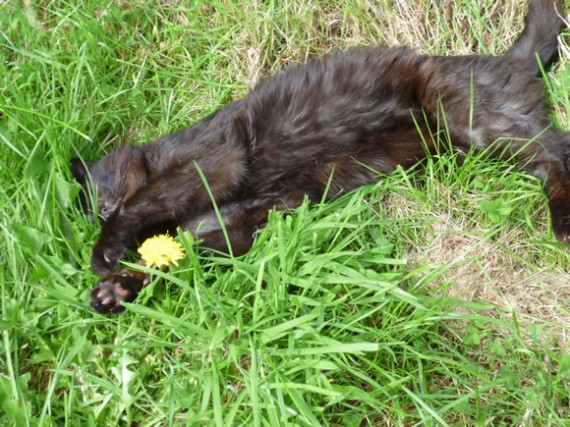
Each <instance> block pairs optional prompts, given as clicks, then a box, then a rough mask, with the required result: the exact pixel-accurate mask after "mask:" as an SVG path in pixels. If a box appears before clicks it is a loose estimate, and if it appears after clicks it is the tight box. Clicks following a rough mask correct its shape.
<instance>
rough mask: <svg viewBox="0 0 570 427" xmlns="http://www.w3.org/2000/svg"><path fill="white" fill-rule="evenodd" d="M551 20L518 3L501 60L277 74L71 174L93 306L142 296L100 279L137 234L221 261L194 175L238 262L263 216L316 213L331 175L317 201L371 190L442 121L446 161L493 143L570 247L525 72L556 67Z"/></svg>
mask: <svg viewBox="0 0 570 427" xmlns="http://www.w3.org/2000/svg"><path fill="white" fill-rule="evenodd" d="M562 12H563V7H562V2H561V1H560V0H531V2H530V9H529V13H528V15H527V17H526V19H525V29H524V31H523V33H522V35H521V36H520V37H519V39H518V40H517V41H516V43H515V44H514V45H513V47H512V48H511V49H510V50H509V51H508V52H507V53H506V54H505V55H503V56H500V57H492V56H482V55H480V56H479V55H473V56H459V57H435V56H434V57H430V56H422V55H418V54H416V53H415V52H414V51H412V50H410V49H408V48H406V47H397V48H386V47H376V48H370V49H349V50H347V51H345V52H343V53H338V54H336V55H334V56H332V57H324V58H320V59H317V60H314V61H311V62H309V63H307V64H304V65H299V66H294V67H290V68H288V69H287V70H286V71H284V72H282V73H279V74H277V75H275V76H273V77H271V78H268V79H264V80H262V81H260V82H259V83H258V84H257V85H256V86H255V87H254V88H253V89H252V90H251V91H250V92H249V94H248V95H247V96H246V97H245V98H243V99H240V100H237V101H234V102H232V103H230V104H228V105H226V106H225V107H223V108H221V109H220V110H219V111H217V112H216V113H214V114H212V115H211V116H209V117H207V118H205V119H203V120H202V121H200V122H198V123H197V124H196V125H194V126H191V127H189V128H187V129H183V130H181V131H179V132H177V133H175V134H173V135H169V136H165V137H163V138H160V139H158V140H156V141H153V142H151V143H149V144H147V145H144V146H142V147H139V146H134V145H126V146H124V147H122V148H119V149H118V150H116V151H113V152H112V153H110V154H108V155H107V156H105V157H103V158H102V159H100V160H99V161H97V162H96V163H94V164H91V165H89V167H88V169H89V170H88V171H87V170H86V169H85V167H84V166H83V165H84V164H83V163H82V162H80V161H74V162H73V163H72V170H73V172H74V175H75V176H76V177H77V179H78V180H80V181H82V182H85V183H88V179H87V177H88V175H90V176H91V182H92V183H93V184H94V185H95V187H96V188H97V191H98V195H99V197H98V200H99V212H100V213H101V214H103V216H105V221H104V222H103V228H102V231H101V235H100V237H99V240H98V242H97V244H96V245H95V247H94V250H93V258H92V268H93V270H94V271H95V273H97V274H99V275H101V276H106V275H110V276H108V277H107V278H106V279H103V280H102V281H101V282H100V283H99V284H98V286H97V287H96V289H95V290H94V291H93V293H92V301H91V303H92V306H93V307H94V308H95V309H96V310H97V311H100V312H115V311H120V310H121V306H120V302H121V301H131V300H132V299H134V297H135V296H136V294H137V293H138V292H139V290H140V289H141V288H142V285H143V283H142V279H140V280H138V281H137V280H135V282H136V284H134V285H133V283H134V282H133V283H131V282H132V281H133V279H132V277H131V276H129V274H128V273H125V272H120V273H115V274H113V271H115V269H116V267H117V265H118V261H119V259H120V258H121V256H122V255H123V252H124V250H125V247H126V246H127V245H130V244H132V243H133V242H134V239H135V237H136V236H138V235H140V234H141V233H143V234H144V233H145V232H146V233H147V234H148V233H149V230H151V229H152V230H153V231H160V230H165V229H167V228H172V227H176V226H179V227H181V228H183V229H186V230H190V231H191V232H192V233H193V234H194V235H195V236H196V238H198V239H202V240H203V243H202V245H203V246H205V247H209V248H214V249H218V250H223V251H227V250H228V248H227V247H226V241H225V239H224V236H223V233H222V231H221V228H220V225H219V223H218V219H217V218H216V216H215V214H214V211H213V207H212V202H211V199H210V196H209V195H208V192H207V191H206V189H205V187H204V185H203V182H202V179H201V178H200V175H199V172H198V170H197V166H198V167H199V169H200V170H201V171H202V172H203V174H204V175H205V177H206V179H207V182H208V184H209V187H210V189H211V191H212V193H213V196H214V198H215V200H216V203H217V205H218V206H219V208H220V212H221V214H222V217H223V219H224V222H225V226H226V228H227V231H228V233H229V237H230V241H231V248H232V250H233V254H242V253H244V252H245V251H247V250H248V248H249V247H250V246H251V244H252V241H253V235H254V233H255V231H256V230H257V229H258V228H259V227H261V226H263V224H264V223H265V221H266V216H267V211H268V210H269V209H271V208H272V207H273V206H276V207H277V208H293V207H296V206H298V205H299V204H300V203H301V201H302V200H303V198H304V197H305V195H307V196H309V198H311V199H313V200H319V199H320V198H321V197H322V196H323V193H324V190H325V187H326V185H327V182H328V180H329V178H330V177H331V175H332V181H331V187H330V190H329V192H328V195H329V196H333V195H336V194H339V193H342V192H347V191H350V190H352V189H354V188H356V187H359V186H362V185H365V184H369V183H372V182H374V181H375V180H376V179H377V173H375V172H373V170H374V171H377V172H378V173H389V172H391V171H393V170H394V169H395V167H396V166H397V165H401V166H403V167H410V166H412V165H414V164H415V163H417V162H418V160H420V159H422V158H423V157H425V156H426V152H429V151H432V150H434V146H433V141H432V137H430V131H429V129H430V128H432V129H435V128H436V127H437V123H443V122H444V120H443V115H445V123H446V124H447V126H448V129H449V132H450V134H451V137H452V141H453V144H454V145H455V146H457V147H458V148H461V149H466V150H467V149H469V148H470V147H475V148H476V149H485V148H487V147H489V146H490V144H492V143H495V144H496V145H497V146H498V147H499V148H500V149H498V150H495V152H496V153H498V154H497V155H502V156H511V155H513V154H514V155H515V158H516V159H517V161H518V162H519V164H520V165H521V167H523V168H525V169H526V170H528V171H529V172H530V173H532V174H534V175H536V176H538V177H540V178H541V179H542V181H543V182H544V188H545V191H546V194H547V196H548V200H549V206H550V211H551V218H552V227H553V230H554V233H555V235H556V237H557V238H558V239H559V240H560V241H561V242H565V243H570V133H566V132H561V131H559V130H556V129H554V128H553V127H552V125H551V121H550V119H549V117H548V114H547V109H546V105H545V101H544V99H543V85H542V84H541V83H540V82H539V80H538V79H537V77H539V76H540V73H541V72H540V69H541V68H540V66H539V64H538V60H537V59H540V62H541V63H542V66H544V67H546V66H548V65H549V64H551V63H552V62H553V61H554V60H555V59H556V56H557V35H558V34H559V33H560V31H561V30H562V29H563V27H564V24H563V21H562V20H561V19H560V18H559V16H558V14H559V13H562ZM422 140H423V141H425V144H424V143H422ZM529 141H530V142H529ZM499 153H500V154H499ZM363 165H366V166H367V167H364V166H363ZM127 276H128V277H129V278H128V279H122V277H123V278H124V277H127Z"/></svg>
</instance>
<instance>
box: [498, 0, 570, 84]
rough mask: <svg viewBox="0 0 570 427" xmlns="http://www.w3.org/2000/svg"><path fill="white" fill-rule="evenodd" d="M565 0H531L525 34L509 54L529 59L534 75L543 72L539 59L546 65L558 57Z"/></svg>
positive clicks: (563, 25)
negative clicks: (559, 35)
mask: <svg viewBox="0 0 570 427" xmlns="http://www.w3.org/2000/svg"><path fill="white" fill-rule="evenodd" d="M562 16H564V5H563V1H562V0H530V4H529V11H528V14H527V16H526V18H525V21H524V22H525V26H524V30H523V32H522V34H521V35H520V36H519V38H518V39H517V41H516V42H515V44H514V45H513V46H512V47H511V48H510V49H509V50H508V52H507V55H509V56H512V57H515V58H518V59H523V60H525V61H529V65H531V64H532V65H531V67H532V68H531V70H532V72H533V74H535V75H539V74H540V69H541V67H540V65H539V63H538V61H537V55H538V59H539V60H540V63H541V64H542V67H543V68H547V67H548V66H550V65H551V64H552V63H553V62H554V61H556V60H557V59H558V34H559V33H560V32H561V31H562V30H563V29H564V28H565V27H566V24H565V23H564V21H563V19H562V18H561V17H562Z"/></svg>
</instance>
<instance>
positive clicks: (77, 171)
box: [70, 159, 92, 184]
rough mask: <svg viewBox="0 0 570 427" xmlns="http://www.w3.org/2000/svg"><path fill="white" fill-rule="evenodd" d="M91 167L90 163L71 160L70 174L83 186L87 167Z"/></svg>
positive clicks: (87, 171)
mask: <svg viewBox="0 0 570 427" xmlns="http://www.w3.org/2000/svg"><path fill="white" fill-rule="evenodd" d="M91 165H92V163H90V162H84V161H83V160H81V159H71V165H70V166H71V173H72V174H73V176H74V177H75V179H76V180H77V182H79V183H80V184H83V183H84V182H85V181H86V180H87V176H88V175H89V167H90V166H91Z"/></svg>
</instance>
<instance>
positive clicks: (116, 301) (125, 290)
mask: <svg viewBox="0 0 570 427" xmlns="http://www.w3.org/2000/svg"><path fill="white" fill-rule="evenodd" d="M133 273H135V272H133ZM147 284H148V276H146V275H144V274H141V273H136V274H129V273H128V272H125V270H123V271H120V272H118V273H115V274H111V275H110V276H107V277H105V278H104V279H103V280H101V281H99V282H98V283H97V285H96V286H95V288H94V289H93V290H92V291H91V307H92V308H93V309H94V310H95V311H96V312H98V313H101V314H118V313H121V312H122V311H124V310H125V307H123V306H122V304H121V303H122V302H132V301H134V300H135V298H136V297H137V295H138V294H139V292H140V291H141V289H142V288H143V287H144V286H145V285H147Z"/></svg>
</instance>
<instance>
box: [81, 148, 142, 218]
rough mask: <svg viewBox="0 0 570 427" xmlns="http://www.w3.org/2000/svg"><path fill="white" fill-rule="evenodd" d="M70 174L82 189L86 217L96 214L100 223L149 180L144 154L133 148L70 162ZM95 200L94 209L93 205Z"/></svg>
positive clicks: (82, 203)
mask: <svg viewBox="0 0 570 427" xmlns="http://www.w3.org/2000/svg"><path fill="white" fill-rule="evenodd" d="M71 173H72V174H73V176H74V177H75V179H76V180H77V182H79V183H80V184H81V186H82V187H83V191H82V192H81V194H80V204H81V207H82V209H83V211H84V212H85V214H87V215H94V214H95V213H96V212H97V213H98V214H99V217H101V218H102V219H103V220H106V219H107V218H109V217H110V216H111V215H113V213H115V212H116V211H117V210H118V209H119V208H120V207H121V205H122V204H123V203H124V202H125V201H126V200H127V199H128V198H129V197H131V196H132V195H133V194H134V193H135V192H136V191H137V190H138V189H139V188H141V187H143V186H145V185H146V183H147V181H148V170H147V165H146V159H145V156H144V151H143V150H142V149H141V148H140V147H136V146H133V145H125V146H123V147H121V148H118V149H117V150H115V151H113V152H111V153H109V154H108V155H106V156H105V157H102V158H101V159H99V160H97V161H96V162H83V161H82V160H80V159H72V160H71ZM91 195H93V196H94V197H90V196H91ZM94 199H96V201H97V207H95V206H92V203H91V201H92V200H94Z"/></svg>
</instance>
